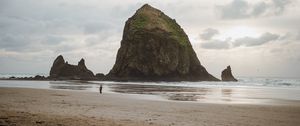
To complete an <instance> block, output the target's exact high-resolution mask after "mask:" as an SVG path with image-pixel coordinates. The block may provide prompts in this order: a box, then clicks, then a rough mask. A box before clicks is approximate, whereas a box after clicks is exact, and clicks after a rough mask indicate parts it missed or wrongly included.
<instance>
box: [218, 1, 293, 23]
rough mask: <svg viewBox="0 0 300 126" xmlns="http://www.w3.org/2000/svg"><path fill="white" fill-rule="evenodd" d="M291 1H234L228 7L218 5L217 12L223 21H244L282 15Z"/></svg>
mask: <svg viewBox="0 0 300 126" xmlns="http://www.w3.org/2000/svg"><path fill="white" fill-rule="evenodd" d="M290 3H291V1H290V0H271V1H267V2H264V1H262V2H257V3H255V4H251V3H249V2H247V1H245V0H233V1H232V2H230V3H228V4H226V5H217V6H216V7H215V9H216V12H217V13H218V14H219V16H220V17H221V18H222V19H243V18H251V17H258V16H274V15H280V14H282V13H283V12H284V11H285V9H286V7H287V5H289V4H290Z"/></svg>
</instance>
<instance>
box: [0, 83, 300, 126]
mask: <svg viewBox="0 0 300 126" xmlns="http://www.w3.org/2000/svg"><path fill="white" fill-rule="evenodd" d="M291 103H293V102H291ZM299 118H300V106H299V103H298V102H295V104H290V105H253V104H251V105H247V104H209V103H195V102H179V101H164V100H153V99H152V100H151V99H141V98H136V97H133V96H131V95H128V94H118V93H104V94H99V93H95V92H84V91H61V90H45V89H28V88H0V125H17V126H19V125H22V126H24V125H25V126H30V125H47V126H48V125H50V126H64V125H91V126H92V125H101V126H116V125H120V126H148V125H151V126H156V125H163V126H183V125H188V126H199V125H203V126H229V125H230V126H296V125H298V124H300V120H299Z"/></svg>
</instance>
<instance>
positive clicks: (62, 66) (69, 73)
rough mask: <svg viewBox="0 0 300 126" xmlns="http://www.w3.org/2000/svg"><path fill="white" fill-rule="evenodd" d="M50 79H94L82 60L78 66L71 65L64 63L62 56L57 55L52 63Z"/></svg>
mask: <svg viewBox="0 0 300 126" xmlns="http://www.w3.org/2000/svg"><path fill="white" fill-rule="evenodd" d="M50 78H51V79H82V80H89V79H94V78H95V77H94V74H93V72H92V71H90V70H89V69H87V68H86V66H85V62H84V59H81V60H80V61H79V62H78V65H71V64H68V62H65V60H64V58H63V56H61V55H59V56H58V57H57V58H56V59H55V60H54V62H53V65H52V67H51V70H50Z"/></svg>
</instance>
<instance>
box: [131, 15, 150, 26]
mask: <svg viewBox="0 0 300 126" xmlns="http://www.w3.org/2000/svg"><path fill="white" fill-rule="evenodd" d="M148 20H149V17H147V16H146V15H142V14H141V15H136V17H134V20H133V21H134V23H132V24H133V27H134V28H136V29H141V28H145V25H146V24H147V22H148Z"/></svg>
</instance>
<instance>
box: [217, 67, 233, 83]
mask: <svg viewBox="0 0 300 126" xmlns="http://www.w3.org/2000/svg"><path fill="white" fill-rule="evenodd" d="M221 77H222V81H237V79H235V78H234V77H233V75H232V73H231V67H230V66H227V68H226V69H225V70H223V71H222V75H221Z"/></svg>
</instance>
